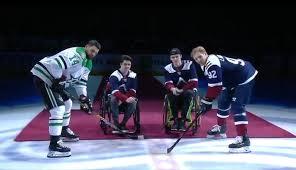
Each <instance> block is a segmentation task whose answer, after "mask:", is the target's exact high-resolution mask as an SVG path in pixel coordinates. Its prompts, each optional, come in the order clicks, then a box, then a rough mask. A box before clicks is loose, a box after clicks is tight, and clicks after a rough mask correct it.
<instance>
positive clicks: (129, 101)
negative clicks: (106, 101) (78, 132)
mask: <svg viewBox="0 0 296 170" xmlns="http://www.w3.org/2000/svg"><path fill="white" fill-rule="evenodd" d="M131 65H132V58H131V57H130V56H128V55H122V56H121V61H120V68H119V69H118V70H116V71H114V72H113V73H112V74H111V76H110V77H109V83H110V87H111V111H112V118H113V121H114V124H115V125H116V126H117V127H119V128H120V129H121V130H122V131H123V132H128V129H127V128H126V123H127V121H128V120H129V119H130V117H131V115H132V113H134V112H135V110H136V106H137V98H136V93H137V91H136V90H137V74H136V73H135V72H133V71H131V70H130V69H131ZM121 105H122V106H124V107H127V109H126V112H125V113H124V116H123V120H122V121H121V122H120V123H119V118H118V115H119V107H120V106H121ZM113 133H119V131H117V130H113Z"/></svg>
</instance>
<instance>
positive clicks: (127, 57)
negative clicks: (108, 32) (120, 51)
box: [120, 55, 133, 63]
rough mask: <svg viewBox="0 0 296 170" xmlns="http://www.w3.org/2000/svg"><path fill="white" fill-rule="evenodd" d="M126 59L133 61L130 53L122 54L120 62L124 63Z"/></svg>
mask: <svg viewBox="0 0 296 170" xmlns="http://www.w3.org/2000/svg"><path fill="white" fill-rule="evenodd" d="M124 60H127V61H130V62H132V61H133V59H132V57H130V56H128V55H121V59H120V63H123V61H124Z"/></svg>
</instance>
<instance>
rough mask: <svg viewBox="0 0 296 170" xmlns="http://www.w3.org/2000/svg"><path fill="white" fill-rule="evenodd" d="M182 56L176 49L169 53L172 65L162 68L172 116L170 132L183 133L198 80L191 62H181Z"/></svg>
mask: <svg viewBox="0 0 296 170" xmlns="http://www.w3.org/2000/svg"><path fill="white" fill-rule="evenodd" d="M181 58H182V54H181V51H180V50H179V49H178V48H173V49H172V50H171V51H170V60H171V61H172V63H170V64H168V65H167V66H165V67H164V71H165V74H164V75H165V88H166V89H167V90H168V91H169V94H168V95H167V99H168V102H169V103H170V104H169V106H170V108H169V109H170V110H171V114H172V116H173V121H174V123H173V125H172V127H171V130H173V131H176V130H179V131H185V130H186V128H185V123H186V119H187V114H191V113H187V112H189V111H190V107H191V106H190V103H192V102H191V101H192V100H193V96H194V92H193V89H194V88H196V87H197V83H198V79H197V74H196V69H195V66H194V64H193V62H192V61H190V60H181ZM178 106H180V107H181V119H179V118H178V110H179V109H180V108H178Z"/></svg>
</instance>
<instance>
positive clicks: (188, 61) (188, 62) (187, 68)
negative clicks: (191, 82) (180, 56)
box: [182, 60, 192, 70]
mask: <svg viewBox="0 0 296 170" xmlns="http://www.w3.org/2000/svg"><path fill="white" fill-rule="evenodd" d="M183 61H184V66H183V68H182V70H190V66H191V64H192V61H190V60H183Z"/></svg>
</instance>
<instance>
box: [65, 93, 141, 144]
mask: <svg viewBox="0 0 296 170" xmlns="http://www.w3.org/2000/svg"><path fill="white" fill-rule="evenodd" d="M64 93H66V94H67V95H68V96H69V97H70V98H72V99H74V100H78V98H77V97H75V96H73V95H71V94H70V93H69V92H68V91H66V90H64ZM91 115H95V116H96V117H98V118H99V119H100V120H101V121H103V122H104V123H105V124H106V125H108V126H110V127H111V128H113V129H115V130H118V131H119V132H120V135H123V136H126V137H128V138H130V139H134V140H137V139H144V136H143V135H139V136H138V135H131V134H128V133H125V132H123V131H122V130H121V129H119V128H118V127H117V126H116V125H114V124H113V123H111V122H109V121H108V120H106V119H105V118H103V117H102V116H101V115H100V114H99V113H97V112H93V114H91Z"/></svg>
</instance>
